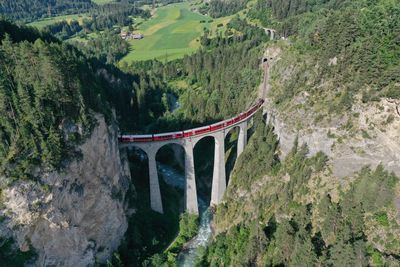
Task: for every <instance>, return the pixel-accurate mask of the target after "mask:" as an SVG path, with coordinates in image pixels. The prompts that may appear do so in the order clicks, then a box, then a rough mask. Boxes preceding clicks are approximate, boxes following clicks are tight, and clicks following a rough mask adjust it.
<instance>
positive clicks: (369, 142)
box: [259, 47, 400, 177]
mask: <svg viewBox="0 0 400 267" xmlns="http://www.w3.org/2000/svg"><path fill="white" fill-rule="evenodd" d="M281 53H282V51H281V49H280V48H276V47H275V48H274V47H273V48H269V49H267V50H266V52H265V55H264V59H267V62H268V67H266V65H265V64H267V63H263V64H264V68H265V73H264V75H265V79H264V83H263V84H262V85H261V86H260V93H259V95H261V96H265V99H266V104H265V108H264V113H266V114H267V118H268V120H269V121H270V122H271V123H272V124H273V125H274V127H275V132H276V134H277V135H278V137H279V139H280V147H281V152H282V155H283V156H285V155H286V154H287V153H288V152H289V151H290V149H291V148H292V147H293V143H294V141H295V139H296V137H298V141H299V143H300V144H302V143H307V145H308V147H309V149H310V154H311V155H313V154H315V153H317V152H318V151H323V152H324V153H325V154H326V155H327V156H328V157H329V158H330V161H331V166H332V171H333V174H334V176H336V177H344V176H347V175H351V174H353V173H354V172H355V171H358V170H360V169H361V168H362V167H364V166H366V165H371V166H372V167H375V166H376V165H378V164H380V163H382V164H383V166H384V167H385V168H386V169H387V170H390V171H394V172H395V173H396V174H397V175H400V153H399V151H400V116H399V114H398V113H397V110H396V108H398V107H397V105H396V103H395V102H393V101H391V100H390V99H381V100H380V101H379V102H374V103H373V104H371V103H368V104H363V103H362V101H361V100H360V99H356V100H355V104H354V105H353V107H352V109H351V111H350V112H349V114H345V115H342V116H341V117H336V118H333V119H332V120H331V121H330V122H329V124H324V125H319V124H318V123H317V122H315V114H313V113H312V112H310V111H309V110H307V109H306V108H304V105H301V104H304V103H306V100H307V97H308V95H307V93H305V92H303V93H302V94H301V95H298V96H296V98H295V99H293V106H295V107H296V106H298V108H293V109H291V110H290V111H288V112H285V111H279V110H277V109H276V108H275V106H274V104H273V101H272V100H271V99H270V98H269V97H268V95H269V93H270V91H271V90H274V88H273V86H271V84H270V79H269V77H270V71H271V69H272V68H274V66H275V63H277V62H278V61H279V60H280V56H281ZM331 61H333V62H334V63H332V62H328V63H327V64H338V63H337V60H336V61H335V60H331ZM276 65H278V64H276ZM279 68H280V69H279V70H278V73H279V76H280V77H279V79H280V81H281V82H282V83H283V84H284V83H285V79H286V78H287V76H288V75H290V73H291V68H292V66H287V67H282V66H280V67H279ZM285 77H286V78H285ZM321 86H323V85H321ZM299 121H300V122H301V124H302V128H301V129H296V127H295V126H294V125H296V124H297V122H299ZM349 121H351V123H352V132H349V130H348V129H346V124H348V122H349Z"/></svg>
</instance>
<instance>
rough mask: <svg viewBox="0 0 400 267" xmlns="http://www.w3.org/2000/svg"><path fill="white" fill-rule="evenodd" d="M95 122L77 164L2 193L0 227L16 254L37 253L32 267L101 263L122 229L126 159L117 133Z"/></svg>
mask: <svg viewBox="0 0 400 267" xmlns="http://www.w3.org/2000/svg"><path fill="white" fill-rule="evenodd" d="M96 119H97V122H98V123H97V126H96V127H95V128H94V130H93V131H92V134H91V136H90V138H88V139H87V140H86V141H85V143H84V144H82V145H81V146H80V147H79V151H80V152H81V154H82V157H81V158H80V159H76V160H73V161H72V162H70V163H69V164H67V166H66V167H65V168H63V170H62V171H60V172H51V173H42V174H41V181H40V183H37V182H29V181H20V182H18V183H16V184H14V185H12V186H11V187H9V188H8V189H6V190H3V192H2V195H3V199H4V206H5V209H4V210H3V211H2V213H3V214H5V215H6V216H5V217H6V220H5V221H4V222H3V224H5V225H6V226H7V228H8V229H11V231H12V233H13V236H14V238H15V239H16V241H17V243H18V245H19V246H20V249H21V250H28V249H29V247H30V246H31V247H32V248H33V249H34V250H35V251H36V252H37V253H38V259H37V262H36V263H37V266H92V265H94V263H95V261H96V259H97V260H98V261H100V262H104V261H105V260H106V259H108V258H109V257H110V255H111V253H112V252H113V251H114V250H116V249H117V248H118V246H119V244H120V241H121V239H122V238H123V236H124V233H125V231H126V229H127V219H126V216H125V211H124V205H123V203H124V198H125V194H126V192H127V190H128V188H129V183H130V174H129V169H128V167H127V159H126V158H125V157H123V156H122V157H121V156H120V151H119V148H118V143H117V131H116V128H115V127H111V126H110V127H109V126H107V124H106V122H105V120H104V118H103V117H102V116H100V115H98V116H96ZM121 160H122V161H121ZM121 163H122V164H121Z"/></svg>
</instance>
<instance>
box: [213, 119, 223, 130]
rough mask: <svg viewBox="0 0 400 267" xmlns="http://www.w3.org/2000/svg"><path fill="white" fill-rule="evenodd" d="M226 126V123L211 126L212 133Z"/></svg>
mask: <svg viewBox="0 0 400 267" xmlns="http://www.w3.org/2000/svg"><path fill="white" fill-rule="evenodd" d="M224 125H225V123H224V121H221V122H218V123H214V124H211V125H210V131H216V130H219V129H222V128H224Z"/></svg>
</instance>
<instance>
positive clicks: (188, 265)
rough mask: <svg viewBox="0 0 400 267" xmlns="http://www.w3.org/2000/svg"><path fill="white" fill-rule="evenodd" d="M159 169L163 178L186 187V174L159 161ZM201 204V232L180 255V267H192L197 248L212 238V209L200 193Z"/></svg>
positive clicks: (171, 183) (174, 184)
mask: <svg viewBox="0 0 400 267" xmlns="http://www.w3.org/2000/svg"><path fill="white" fill-rule="evenodd" d="M158 166H159V167H158V171H159V173H160V174H161V176H162V178H163V180H164V181H165V182H166V183H167V184H169V185H171V186H175V187H178V188H181V189H184V187H185V176H184V174H182V173H179V172H178V171H176V170H175V169H174V168H172V167H169V166H168V165H165V164H162V163H158ZM198 204H199V215H200V223H199V232H198V234H197V235H196V236H195V237H194V238H193V239H192V240H190V241H189V242H188V243H187V244H186V245H185V246H184V250H183V251H182V252H181V253H179V255H178V259H177V262H178V266H179V267H192V266H194V264H195V262H196V259H197V250H198V248H199V247H206V246H207V244H208V242H209V241H210V239H211V235H212V229H211V222H212V218H213V216H212V211H211V209H210V207H209V206H208V204H207V201H206V199H205V197H204V196H202V195H200V194H199V195H198Z"/></svg>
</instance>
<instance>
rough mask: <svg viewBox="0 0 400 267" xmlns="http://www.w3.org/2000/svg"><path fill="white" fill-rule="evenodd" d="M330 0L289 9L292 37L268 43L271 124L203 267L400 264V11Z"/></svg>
mask: <svg viewBox="0 0 400 267" xmlns="http://www.w3.org/2000/svg"><path fill="white" fill-rule="evenodd" d="M269 2H271V1H269ZM272 2H273V3H274V6H273V7H276V6H278V7H281V5H283V3H282V2H281V1H272ZM292 2H293V1H292ZM299 2H300V3H305V2H306V1H299ZM328 2H329V4H332V6H333V8H332V9H329V6H325V7H324V8H325V9H323V10H321V11H319V10H318V8H316V7H315V10H316V11H315V12H306V10H304V12H306V13H304V14H302V15H298V14H296V15H295V16H292V17H291V16H290V14H289V15H285V16H284V17H287V18H288V19H287V20H286V19H282V21H281V22H282V23H281V24H280V27H281V29H280V30H281V31H282V32H283V35H284V36H287V34H290V35H293V36H291V37H290V38H289V40H285V41H278V42H276V43H275V44H274V45H273V46H269V48H268V49H267V51H266V56H265V57H266V58H267V59H268V61H267V62H268V63H267V64H268V65H269V68H268V69H267V71H266V74H268V75H267V76H266V78H265V82H266V84H265V86H261V88H262V89H264V88H265V89H266V91H267V92H266V94H264V95H265V96H266V100H267V101H266V106H265V113H266V116H267V121H268V122H271V126H268V125H265V124H264V123H263V122H261V121H260V122H259V123H258V128H257V130H256V132H255V133H254V135H253V136H252V137H251V139H250V141H249V144H248V146H247V148H246V150H245V151H244V153H242V155H241V156H240V157H239V159H238V162H237V164H236V166H235V170H234V172H233V174H232V179H231V181H230V184H229V187H228V189H227V192H226V194H225V197H224V202H223V203H222V204H221V205H219V206H218V207H217V211H216V215H215V217H214V218H215V229H216V236H215V239H214V242H213V243H212V244H211V246H210V247H209V248H208V249H207V251H206V253H205V254H204V256H203V257H202V259H201V262H202V264H203V265H204V266H207V265H212V266H276V265H278V266H282V265H284V266H314V265H318V266H365V265H370V266H383V265H387V266H398V265H399V260H400V251H399V248H400V244H399V240H398V236H399V235H400V232H399V229H400V209H399V204H398V203H399V199H400V183H399V178H398V177H397V176H398V175H399V174H400V169H399V166H400V165H399V163H400V161H399V160H400V158H399V155H398V148H399V146H400V141H399V140H400V135H399V133H400V131H399V129H400V117H399V114H398V112H397V109H398V107H397V106H396V105H397V104H396V102H398V101H399V100H398V99H399V95H398V92H399V80H398V78H399V76H398V75H396V73H398V55H399V52H400V50H399V48H400V46H399V43H398V37H397V36H398V32H399V30H400V25H399V24H398V21H399V20H398V18H399V15H400V12H399V11H400V9H399V6H398V5H396V3H395V2H394V1H391V0H381V1H376V2H373V3H372V2H365V1H344V2H345V3H346V4H344V5H342V4H338V3H337V1H328ZM305 4H307V3H305ZM275 5H276V6H275ZM268 8H269V7H266V10H269V9H268ZM279 10H282V9H278V11H279ZM310 10H312V9H310ZM269 11H271V10H269ZM276 11H277V10H274V8H273V9H272V12H273V13H274V12H276ZM275 15H276V14H275ZM276 17H277V19H281V18H280V17H279V16H276ZM275 19H276V18H275ZM386 19H387V20H386ZM382 25H386V27H384V29H383V28H382V27H383V26H382ZM372 40H373V42H372ZM396 58H397V59H396ZM396 60H397V61H396ZM264 64H266V63H264ZM260 95H263V92H262V91H261V92H260ZM320 151H322V152H320ZM368 166H370V167H368ZM386 170H389V171H386ZM390 171H393V172H390ZM396 175H397V176H396Z"/></svg>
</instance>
